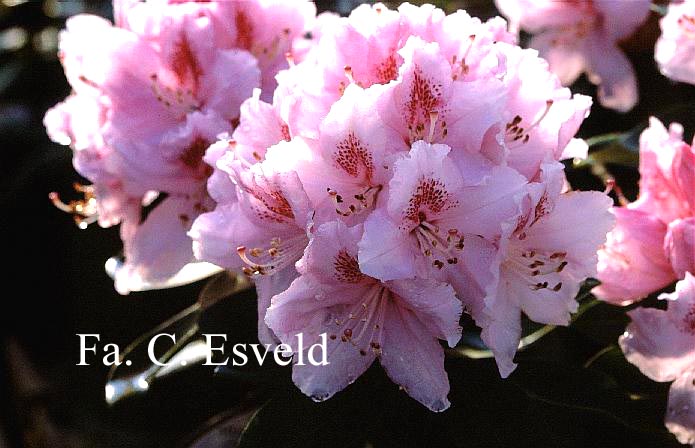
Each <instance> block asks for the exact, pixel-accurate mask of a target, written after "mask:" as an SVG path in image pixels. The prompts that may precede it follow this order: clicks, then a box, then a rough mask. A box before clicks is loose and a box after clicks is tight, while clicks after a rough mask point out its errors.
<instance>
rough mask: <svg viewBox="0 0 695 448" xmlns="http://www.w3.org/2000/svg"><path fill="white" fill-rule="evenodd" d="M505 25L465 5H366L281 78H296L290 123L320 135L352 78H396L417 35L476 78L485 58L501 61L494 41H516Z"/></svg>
mask: <svg viewBox="0 0 695 448" xmlns="http://www.w3.org/2000/svg"><path fill="white" fill-rule="evenodd" d="M503 25H504V23H503V21H501V20H500V19H495V20H491V21H488V22H485V23H482V22H481V21H480V20H479V19H477V18H471V17H470V16H469V15H468V14H466V13H465V12H464V11H458V12H457V13H455V14H452V15H449V16H445V15H444V13H443V12H442V11H441V10H440V9H438V8H434V7H433V6H432V5H423V6H420V7H416V6H413V5H409V4H407V3H405V4H403V5H401V6H400V7H399V9H398V10H397V11H394V10H390V9H388V8H387V7H386V6H384V5H383V4H380V3H378V4H375V5H361V6H359V7H357V8H356V9H355V10H354V11H353V12H352V13H351V14H350V16H349V17H347V18H341V19H337V20H335V21H334V22H332V23H331V26H330V27H328V28H327V29H324V31H323V33H322V38H321V41H320V42H319V44H318V45H317V47H316V48H315V49H314V50H313V51H312V52H311V53H310V54H309V55H308V56H307V58H306V61H305V62H304V63H302V64H298V65H297V66H296V67H293V68H291V69H290V70H289V71H288V73H285V74H283V75H281V76H282V78H283V79H284V81H283V80H281V81H280V83H281V84H282V83H283V82H284V83H286V84H289V83H292V84H293V89H292V90H293V92H292V98H293V101H292V102H291V104H289V105H288V120H289V121H288V123H289V125H290V128H294V129H295V132H296V133H297V134H298V135H304V136H306V137H310V138H316V137H317V136H318V133H317V129H318V126H319V123H320V121H321V120H322V119H323V118H324V117H325V116H326V114H327V113H328V110H329V109H330V106H331V105H332V104H333V103H335V102H336V101H337V100H338V99H339V98H340V97H341V95H342V94H343V92H344V91H345V88H346V87H347V86H348V85H349V84H351V83H355V84H357V85H359V86H360V87H363V88H367V87H369V86H372V85H374V84H387V83H389V82H390V81H393V80H395V79H396V78H397V77H398V71H399V67H400V66H401V64H402V63H403V57H402V55H401V54H400V53H399V50H400V49H401V48H403V47H404V46H405V44H406V42H407V41H408V40H409V39H410V38H411V37H412V36H418V37H420V38H421V39H423V40H425V41H427V42H434V41H436V42H438V43H440V44H441V45H442V47H443V48H445V50H446V53H445V55H446V60H447V61H450V63H451V64H452V68H451V69H450V70H451V71H452V72H454V71H458V72H459V73H463V72H466V73H469V74H470V75H468V78H470V79H473V78H474V77H475V76H477V75H478V73H479V72H481V71H484V70H483V68H481V64H482V62H481V61H483V60H484V61H486V62H487V64H489V65H490V64H492V65H496V64H497V60H496V59H495V58H494V56H493V55H491V54H490V48H491V47H492V45H493V43H494V42H498V41H500V42H501V41H507V42H512V41H513V37H512V36H511V35H509V34H508V33H506V30H505V29H504V26H503ZM461 29H466V30H467V35H466V37H465V39H461V38H460V37H459V34H458V32H459V31H460V30H461ZM484 73H486V75H488V76H489V73H488V71H484ZM462 76H463V75H462ZM295 111H296V112H295Z"/></svg>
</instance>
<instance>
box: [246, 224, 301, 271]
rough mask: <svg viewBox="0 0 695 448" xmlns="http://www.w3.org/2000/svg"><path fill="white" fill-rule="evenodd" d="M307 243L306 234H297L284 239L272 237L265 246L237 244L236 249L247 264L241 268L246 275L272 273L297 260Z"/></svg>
mask: <svg viewBox="0 0 695 448" xmlns="http://www.w3.org/2000/svg"><path fill="white" fill-rule="evenodd" d="M308 243H309V241H308V239H307V237H306V235H304V234H299V235H297V236H294V237H292V238H290V239H288V240H285V241H282V240H281V239H280V238H273V239H271V240H270V244H269V247H267V248H260V247H256V248H252V249H249V248H247V247H246V246H239V247H237V249H236V251H237V254H238V255H239V258H241V260H242V261H243V262H244V263H246V264H247V266H245V267H244V268H243V272H244V274H246V275H247V276H253V275H272V274H274V273H276V272H278V271H280V270H281V269H282V268H284V267H286V266H289V265H290V264H292V263H294V262H295V261H297V260H298V259H299V258H300V257H301V256H302V253H303V252H304V248H305V247H306V245H307V244H308Z"/></svg>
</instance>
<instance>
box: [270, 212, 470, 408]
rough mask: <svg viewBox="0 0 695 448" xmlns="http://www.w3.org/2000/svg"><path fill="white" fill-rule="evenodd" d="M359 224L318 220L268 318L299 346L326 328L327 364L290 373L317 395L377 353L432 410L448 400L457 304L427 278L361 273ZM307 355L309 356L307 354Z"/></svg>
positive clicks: (343, 382)
mask: <svg viewBox="0 0 695 448" xmlns="http://www.w3.org/2000/svg"><path fill="white" fill-rule="evenodd" d="M361 234H362V229H361V226H355V227H352V228H348V227H346V226H345V224H343V223H342V222H340V221H335V222H331V223H326V224H323V225H322V226H320V227H319V228H318V230H317V231H316V233H315V234H314V236H313V238H312V241H311V243H310V244H309V247H308V248H307V250H306V253H305V254H304V257H303V258H302V260H301V261H300V262H299V263H298V265H297V268H298V270H299V272H300V274H301V275H300V277H299V278H298V279H297V280H295V281H294V282H293V283H292V285H291V286H290V287H289V288H288V289H287V290H286V291H284V292H283V293H281V294H279V295H277V296H276V297H274V298H273V301H272V304H271V306H270V308H268V312H267V315H266V322H267V323H268V325H269V326H270V327H271V328H272V329H273V331H274V332H275V334H277V335H278V336H279V337H280V340H281V341H283V342H285V343H287V344H289V345H290V346H295V347H296V344H295V343H296V335H297V334H298V333H301V334H302V335H303V337H304V344H305V346H308V344H313V343H315V342H319V341H320V335H321V334H322V333H326V335H327V338H328V339H327V340H328V353H329V358H328V361H329V363H330V364H328V365H325V366H324V365H318V366H315V365H311V364H310V363H308V362H306V361H305V365H299V364H297V363H296V362H295V365H294V366H293V370H292V378H293V380H294V382H295V384H297V386H298V387H299V388H300V389H301V390H302V392H304V393H305V394H307V395H309V396H310V397H312V398H313V399H314V400H317V401H321V400H325V399H327V398H330V397H331V396H332V395H333V394H335V393H336V392H338V391H340V390H342V389H343V388H345V387H346V386H347V385H349V384H351V383H352V382H354V381H355V380H356V379H357V378H358V377H359V376H360V375H361V374H362V373H364V371H366V370H367V368H368V367H369V366H370V365H371V364H372V363H373V362H374V360H375V359H379V362H380V363H381V365H382V366H383V368H384V370H385V371H386V374H387V375H388V376H389V377H390V378H391V379H392V380H393V381H394V382H395V383H396V384H398V385H399V386H401V387H402V388H403V389H404V390H405V391H406V392H407V393H408V394H409V395H410V396H411V397H413V398H415V399H416V400H418V401H419V402H420V403H422V404H424V405H425V406H427V407H428V408H429V409H431V410H433V411H437V412H439V411H443V410H445V409H447V408H448V407H449V405H450V403H449V400H448V399H447V394H448V392H449V381H448V378H447V374H446V371H445V370H444V351H443V349H442V347H441V346H440V344H439V341H438V340H439V339H442V340H445V341H447V343H448V344H449V346H452V347H453V346H454V345H455V344H456V343H457V342H458V340H459V338H460V337H461V328H460V327H459V317H460V316H461V303H460V302H459V301H458V300H457V299H456V296H455V295H454V291H453V289H452V288H451V287H450V286H448V285H446V284H444V283H440V282H437V281H434V280H432V279H421V278H412V279H404V280H394V281H389V282H382V281H380V280H377V279H375V278H373V277H370V276H368V275H365V274H364V273H362V272H361V271H360V268H359V263H358V260H357V258H358V254H357V242H358V241H359V239H360V236H361ZM305 359H306V354H305Z"/></svg>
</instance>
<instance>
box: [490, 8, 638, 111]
mask: <svg viewBox="0 0 695 448" xmlns="http://www.w3.org/2000/svg"><path fill="white" fill-rule="evenodd" d="M495 3H496V4H497V7H498V8H499V9H500V11H501V12H502V13H503V14H504V15H505V16H506V17H508V18H509V20H510V22H511V26H512V29H514V30H519V29H521V30H524V31H526V32H528V33H531V34H533V38H532V40H531V43H530V45H529V46H530V47H531V48H536V49H538V50H539V51H540V54H541V56H542V57H543V58H545V59H546V60H547V61H548V63H549V64H550V68H551V70H552V71H553V72H554V73H556V74H557V75H558V77H559V78H560V80H561V81H562V83H563V84H565V85H569V84H572V83H573V82H574V81H575V80H576V79H577V78H578V77H579V75H581V74H582V73H586V74H587V76H588V77H589V80H590V81H591V82H592V83H593V84H596V85H597V86H598V88H599V89H598V98H599V101H600V103H601V104H602V105H603V106H605V107H608V108H611V109H615V110H617V111H619V112H627V111H629V110H630V109H632V108H633V107H634V106H635V104H637V101H638V99H639V98H638V89H637V79H636V78H635V73H634V71H633V69H632V65H631V64H630V61H629V60H628V59H627V57H625V55H624V54H623V52H622V50H621V49H620V48H619V46H618V44H619V42H620V41H621V40H622V39H626V38H628V37H630V35H632V33H633V32H634V31H635V30H636V29H637V28H638V27H639V26H640V25H641V24H642V23H643V22H644V21H645V20H646V19H647V16H648V15H649V9H650V3H651V2H650V1H649V0H633V1H614V0H571V1H555V0H496V1H495Z"/></svg>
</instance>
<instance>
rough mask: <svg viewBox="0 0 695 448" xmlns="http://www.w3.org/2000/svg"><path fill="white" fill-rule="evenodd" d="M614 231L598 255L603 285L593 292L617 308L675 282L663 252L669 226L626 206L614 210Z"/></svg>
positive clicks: (599, 272) (599, 273)
mask: <svg viewBox="0 0 695 448" xmlns="http://www.w3.org/2000/svg"><path fill="white" fill-rule="evenodd" d="M613 214H614V215H615V217H616V226H615V229H613V231H612V232H611V233H610V234H609V235H608V241H606V244H605V245H604V246H603V247H602V248H601V250H600V251H599V253H598V256H599V258H598V278H599V279H600V280H601V283H602V284H601V285H599V286H597V287H596V288H594V290H593V293H594V294H595V295H596V296H597V297H599V298H600V299H602V300H605V301H607V302H611V303H613V304H615V305H629V304H630V303H632V302H634V301H637V300H640V299H642V298H644V297H646V296H648V295H649V294H650V293H652V292H654V291H658V290H659V289H661V288H664V287H666V286H668V285H669V284H671V283H673V281H674V280H675V278H676V276H675V273H674V272H673V268H672V267H671V264H670V262H669V259H668V256H667V253H666V252H664V238H665V236H666V231H667V227H666V224H664V223H663V222H662V221H661V220H659V219H658V218H656V217H654V216H652V215H650V214H648V213H645V212H642V211H640V210H633V209H631V208H626V207H615V208H613Z"/></svg>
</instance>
